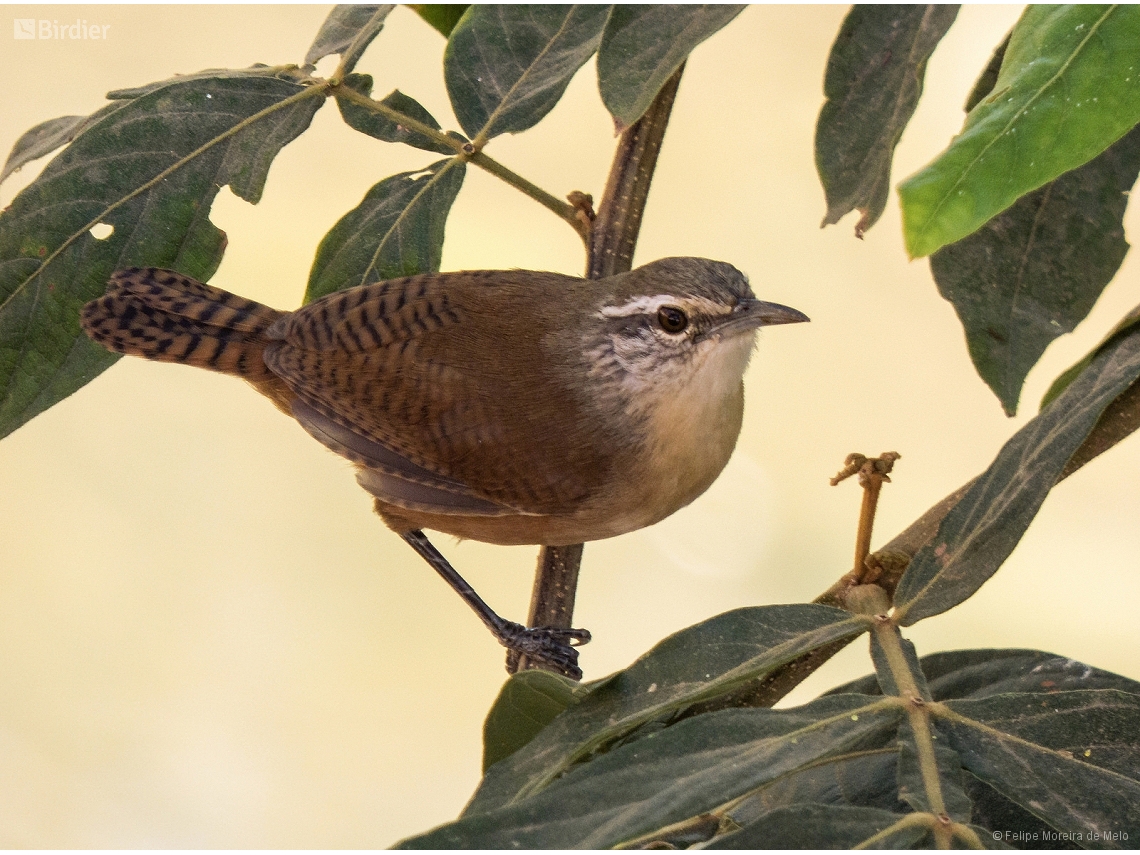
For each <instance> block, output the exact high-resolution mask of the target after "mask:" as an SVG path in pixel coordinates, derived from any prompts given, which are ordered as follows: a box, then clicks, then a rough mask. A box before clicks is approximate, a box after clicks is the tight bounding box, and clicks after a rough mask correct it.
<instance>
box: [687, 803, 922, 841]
mask: <svg viewBox="0 0 1140 855" xmlns="http://www.w3.org/2000/svg"><path fill="white" fill-rule="evenodd" d="M905 819H906V816H905V814H901V813H891V812H890V811H885V810H881V809H879V808H869V807H847V806H844V805H813V804H802V805H795V806H791V807H785V808H779V809H777V810H774V811H772V812H771V813H769V814H766V815H765V816H764V817H763V818H762V819H760V820H757V821H756V822H754V823H752V824H750V825H748V826H745V827H744V828H742V829H740V830H739V831H737V832H734V833H732V834H726V835H724V836H723V837H718V838H716V839H715V840H713V841H712V842H711V843H710V844H709V845H708V846H706V847H705V848H707V849H854V848H855V847H857V846H860V845H869V846H870V848H872V849H914V848H917V847H918V845H919V844H920V843H921V842H922V841H923V840H925V839H926V837H927V836H928V835H929V834H930V830H929V828H927V827H926V826H924V825H921V824H918V823H914V822H902V821H903V820H905Z"/></svg>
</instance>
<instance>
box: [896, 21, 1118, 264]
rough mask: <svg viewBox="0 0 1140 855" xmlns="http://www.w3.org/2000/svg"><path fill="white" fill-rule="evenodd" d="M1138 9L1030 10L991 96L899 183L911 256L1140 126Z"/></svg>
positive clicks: (957, 235)
mask: <svg viewBox="0 0 1140 855" xmlns="http://www.w3.org/2000/svg"><path fill="white" fill-rule="evenodd" d="M1137 57H1140V6H1030V7H1029V8H1028V9H1027V10H1026V11H1025V14H1024V15H1022V17H1021V20H1020V21H1018V23H1017V26H1016V27H1015V28H1014V31H1013V35H1012V36H1011V38H1010V43H1009V48H1008V50H1007V51H1006V54H1005V59H1004V61H1003V62H1002V66H1001V72H1000V74H999V75H998V79H997V83H996V84H995V88H994V91H993V93H992V94H991V95H990V96H989V97H988V98H986V99H984V100H983V101H982V102H981V103H980V104H978V106H977V107H975V108H974V109H973V110H972V111H971V112H970V114H969V115H968V116H967V117H966V124H965V127H964V128H963V130H962V133H961V134H959V135H958V136H957V137H955V138H954V141H953V142H952V143H951V144H950V147H949V148H947V149H946V151H944V152H943V153H942V154H941V155H939V156H938V158H936V159H935V160H934V161H933V162H932V163H930V164H929V165H928V166H926V167H925V168H923V169H922V170H920V171H919V172H917V173H915V174H914V175H912V176H911V177H910V178H908V179H907V180H906V181H904V182H903V183H902V184H901V185H900V186H899V196H900V198H901V201H902V211H903V230H904V234H905V237H906V246H907V252H909V253H910V255H911V257H912V258H918V257H920V256H924V255H930V254H931V253H932V252H935V251H936V250H938V249H939V248H941V247H943V246H946V245H947V244H950V243H954V242H955V241H957V240H961V239H962V238H964V237H965V236H966V235H968V234H970V233H972V232H974V231H976V230H977V229H978V228H980V227H981V226H982V224H983V223H985V222H986V220H988V219H990V217H992V216H994V215H995V214H998V213H1000V212H1001V211H1004V210H1005V209H1006V208H1008V207H1009V206H1010V205H1012V204H1013V203H1014V202H1015V201H1016V200H1017V199H1018V197H1020V196H1022V195H1024V194H1025V193H1028V192H1030V191H1031V190H1036V189H1037V188H1038V187H1041V186H1042V185H1044V184H1046V183H1048V182H1049V181H1052V180H1053V179H1054V178H1056V177H1057V176H1059V175H1062V174H1064V173H1065V172H1068V171H1069V170H1071V169H1075V168H1076V167H1078V166H1081V165H1082V164H1084V163H1087V162H1088V161H1090V160H1092V159H1093V158H1094V157H1096V156H1097V155H1098V154H1100V153H1101V152H1102V151H1104V150H1105V149H1106V148H1108V147H1109V146H1110V145H1112V143H1114V142H1116V140H1118V139H1120V137H1122V136H1124V134H1125V133H1127V132H1128V131H1129V130H1131V128H1132V127H1133V126H1134V125H1135V124H1136V123H1137V121H1138V120H1140V63H1137Z"/></svg>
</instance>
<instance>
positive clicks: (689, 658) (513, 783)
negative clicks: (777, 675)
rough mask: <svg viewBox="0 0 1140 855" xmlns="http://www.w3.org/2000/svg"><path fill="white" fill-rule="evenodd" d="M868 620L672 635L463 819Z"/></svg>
mask: <svg viewBox="0 0 1140 855" xmlns="http://www.w3.org/2000/svg"><path fill="white" fill-rule="evenodd" d="M868 623H869V619H868V618H863V617H857V616H853V615H851V614H849V613H848V612H845V611H843V610H841V609H835V608H831V607H829V606H819V605H813V604H803V605H788V606H761V607H755V608H745V609H737V610H735V611H731V612H727V613H725V614H723V615H718V616H717V617H715V618H712V619H710V620H707V621H705V622H704V623H701V624H698V625H697V626H693V627H689V628H688V629H684V630H682V631H681V632H678V633H676V634H674V635H672V636H670V637H669V638H666V639H665V640H664V641H662V642H660V643H659V644H658V645H657V646H656V647H654V648H653V649H652V650H650V651H649V652H648V653H646V654H645V655H644V656H642V657H641V658H640V659H638V660H637V662H635V663H634V664H633V665H631V666H630V667H629V668H627V669H625V670H624V671H619V672H617V673H616V674H614V675H612V676H610V677H608V678H606V679H605V680H602V681H600V682H598V683H595V684H592V685H591V686H589V688H590V692H589V694H587V695H585V696H584V697H583V698H582V699H581V700H580V701H579V702H578V703H577V704H575V705H574V706H573V708H571V709H569V710H567V711H566V712H565V713H564V714H563V715H561V716H559V717H558V718H556V719H555V720H554V721H552V722H551V723H550V725H549V726H547V727H546V728H545V729H544V730H543V731H542V732H541V733H539V734H538V736H536V737H535V738H534V739H533V740H531V742H529V743H528V744H527V745H526V746H525V747H524V748H522V749H521V750H519V751H518V752H516V753H515V754H513V755H511V756H510V757H509V758H507V759H506V760H504V761H503V762H502V763H498V764H496V765H495V766H493V767H492V768H491V769H489V770H488V772H487V775H486V777H485V778H484V779H483V782H482V783H481V784H480V787H479V790H478V791H477V792H476V793H475V796H474V798H472V800H471V803H470V804H469V805H468V807H467V813H468V814H471V813H478V812H485V811H488V810H492V809H495V808H499V807H502V806H504V805H506V804H509V803H511V802H513V801H517V800H519V799H521V798H524V797H526V796H528V795H531V794H533V793H535V792H537V791H539V790H541V789H542V788H544V787H545V786H547V785H548V784H549V783H550V782H551V781H552V780H554V779H555V778H557V777H558V776H559V775H561V774H562V773H563V772H565V771H566V770H567V769H569V768H570V767H571V766H573V765H575V764H576V763H578V762H580V761H581V760H583V759H585V758H586V757H588V756H590V755H591V754H593V753H594V752H596V751H598V750H599V749H601V748H603V747H604V746H606V745H608V744H610V743H613V742H614V741H616V740H618V739H619V738H621V737H624V736H626V735H627V734H629V733H630V732H631V731H633V730H634V729H635V728H638V727H640V726H642V725H645V724H646V723H647V722H651V721H654V720H662V719H667V718H669V717H670V716H672V715H673V714H675V713H677V712H679V711H681V710H684V709H685V708H687V707H690V706H692V705H693V704H696V703H699V702H701V701H707V700H709V699H711V698H715V697H718V696H720V695H723V694H727V693H729V692H732V691H733V690H735V689H739V688H741V687H742V686H745V685H749V684H752V683H754V682H757V681H759V680H761V679H763V677H764V676H765V675H766V674H768V673H769V672H770V671H772V670H773V669H775V668H778V667H779V666H780V665H783V664H784V663H786V662H790V661H791V660H792V659H795V658H796V657H797V656H800V655H801V654H803V653H806V652H808V651H810V650H814V649H815V648H817V647H821V646H823V645H825V644H828V643H830V642H833V641H836V640H838V639H842V638H851V637H854V636H856V635H859V634H860V633H862V632H864V631H865V630H866V628H867V625H868Z"/></svg>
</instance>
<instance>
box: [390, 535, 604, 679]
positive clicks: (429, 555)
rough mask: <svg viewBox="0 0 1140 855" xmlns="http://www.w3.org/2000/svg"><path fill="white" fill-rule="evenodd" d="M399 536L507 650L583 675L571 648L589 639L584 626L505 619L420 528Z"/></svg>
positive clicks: (568, 673) (569, 674) (571, 674)
mask: <svg viewBox="0 0 1140 855" xmlns="http://www.w3.org/2000/svg"><path fill="white" fill-rule="evenodd" d="M400 537H402V538H404V540H405V541H406V542H407V544H408V545H409V546H410V547H412V549H414V550H415V551H416V552H418V553H419V554H420V556H421V557H422V558H423V559H424V560H425V561H426V562H427V563H428V564H430V565H431V566H432V567H434V568H435V571H436V572H437V573H438V574H439V575H440V576H442V577H443V578H444V580H445V581H446V582H447V584H449V585H450V586H451V587H452V588H454V589H455V592H456V593H457V594H459V596H461V597H462V598H463V600H464V602H466V603H467V605H469V606H471V608H472V609H474V610H475V614H477V615H478V616H479V619H480V620H481V621H483V623H484V624H486V625H487V629H489V630H491V633H492V634H493V635H494V636H495V638H497V639H498V641H499V643H500V644H501V645H503V646H504V647H506V648H507V649H508V650H514V651H517V652H518V653H519V654H520V655H522V656H525V657H526V658H527V659H528V660H530V661H532V662H543V663H545V664H547V665H549V666H550V667H551V668H553V669H554V670H555V671H557V672H558V673H560V674H564V675H566V676H567V677H569V678H571V679H572V680H581V679H582V669H581V668H579V667H578V651H577V650H575V649H574V648H575V647H576V646H578V645H582V644H585V643H586V642H587V641H589V640H590V633H589V632H588V631H586V630H584V629H552V628H550V627H541V626H539V627H533V628H529V629H528V628H527V627H525V626H523V625H522V624H519V623H515V622H514V621H509V620H504V619H503V618H501V617H499V616H498V615H497V614H495V612H494V610H493V609H492V608H491V607H490V606H489V605H487V604H486V603H485V602H483V598H482V597H480V596H479V595H478V594H477V593H475V589H474V588H472V587H471V586H470V585H469V584H467V581H466V580H465V579H464V578H463V577H462V576H460V575H459V574H458V573H457V572H456V570H455V568H454V567H452V566H451V564H450V563H449V562H448V560H447V559H446V558H444V557H443V555H442V554H441V553H440V551H439V550H438V549H436V548H435V546H433V545H432V542H431V541H430V540H428V539H427V535H425V534H424V533H423V532H422V531H420V530H419V529H415V530H413V531H406V532H403V533H402V534H401V535H400Z"/></svg>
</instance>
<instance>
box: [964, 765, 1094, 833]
mask: <svg viewBox="0 0 1140 855" xmlns="http://www.w3.org/2000/svg"><path fill="white" fill-rule="evenodd" d="M964 780H965V785H966V793H967V794H968V795H969V797H970V800H971V801H972V802H973V803H974V816H973V820H974V822H975V823H976V824H977V825H980V826H982V827H983V828H986V829H989V833H988V834H987V833H986V832H982V834H981V835H980V836H981V838H982V840H983V841H986V842H987V843H992V842H998V843H1003V844H1005V845H1007V846H1009V845H1014V846H1015V848H1018V849H1080V848H1081V847H1080V846H1078V845H1077V843H1076V842H1075V841H1070V840H1065V839H1063V838H1061V839H1058V838H1059V837H1060V836H1059V835H1058V834H1057V832H1056V831H1054V830H1053V829H1052V828H1051V827H1049V825H1047V824H1046V823H1044V822H1042V821H1041V820H1040V819H1038V818H1037V817H1035V816H1034V815H1033V814H1031V813H1030V812H1029V811H1027V810H1026V809H1025V808H1023V807H1021V805H1019V804H1017V803H1016V802H1011V801H1010V800H1009V799H1007V798H1006V797H1005V796H1003V795H1002V794H1001V793H999V792H998V791H997V790H995V789H994V788H993V787H991V786H990V785H989V784H986V783H984V782H983V781H981V780H979V779H978V778H976V777H975V776H973V775H971V774H970V773H969V772H966V773H965V778H964ZM994 834H997V835H998V837H997V839H996V841H995V840H994Z"/></svg>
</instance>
